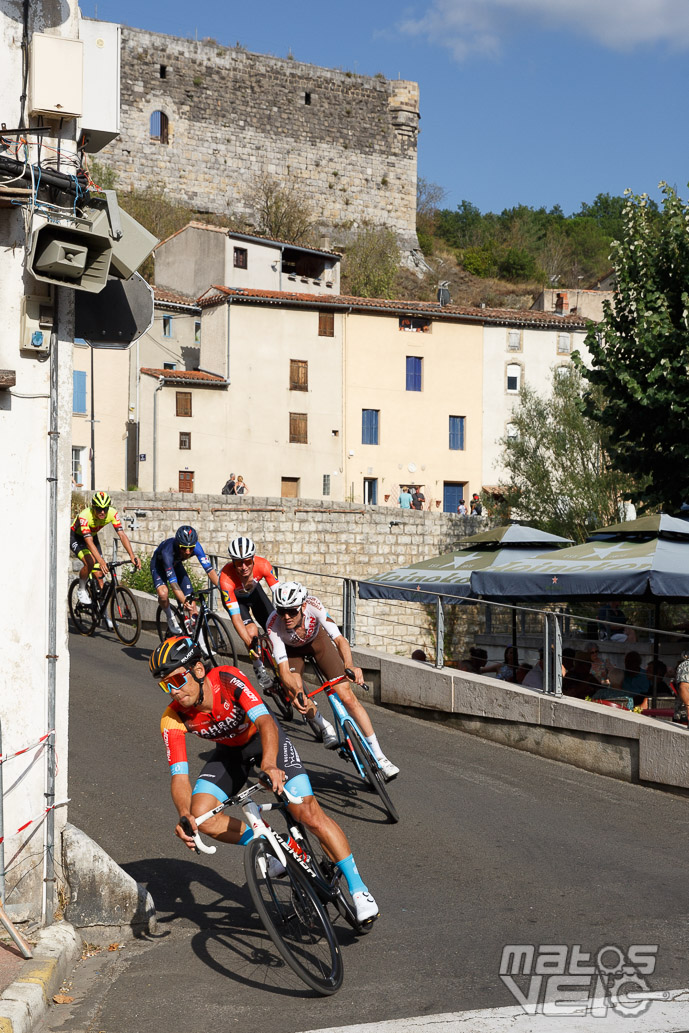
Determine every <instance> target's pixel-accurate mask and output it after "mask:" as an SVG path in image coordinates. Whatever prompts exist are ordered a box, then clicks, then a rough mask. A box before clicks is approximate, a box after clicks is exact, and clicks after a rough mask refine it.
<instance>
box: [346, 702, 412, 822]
mask: <svg viewBox="0 0 689 1033" xmlns="http://www.w3.org/2000/svg"><path fill="white" fill-rule="evenodd" d="M347 739H348V741H349V742H350V743H351V746H352V750H353V751H354V753H355V754H356V757H357V760H358V761H359V764H360V765H361V768H362V770H363V772H364V777H365V779H366V781H367V782H368V784H369V785H370V787H371V789H373V790H374V791H375V792H376V793H378V796H379V797H380V801H381V803H382V804H383V807H384V808H385V810H386V811H387V812H388V816H389V818H390V821H393V822H398V821H399V820H400V816H399V814H398V813H397V810H396V808H395V805H394V804H393V802H392V800H391V799H390V796H389V794H388V790H387V787H386V785H385V779H384V777H383V772H382V771H381V770H380V768H379V767H378V765H377V764H376V762H375V760H374V758H373V757H372V756H371V754H370V753H369V751H368V750H367V749H366V746H365V745H364V743H363V742H362V740H361V737H360V732H359V731H358V729H355V728H354V727H353V726H352V724H351V723H349V722H348V723H347Z"/></svg>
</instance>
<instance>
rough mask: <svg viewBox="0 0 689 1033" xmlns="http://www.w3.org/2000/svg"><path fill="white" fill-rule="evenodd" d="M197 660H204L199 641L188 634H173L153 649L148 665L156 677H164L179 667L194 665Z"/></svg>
mask: <svg viewBox="0 0 689 1033" xmlns="http://www.w3.org/2000/svg"><path fill="white" fill-rule="evenodd" d="M197 660H201V661H202V662H203V653H202V652H201V647H200V646H199V645H198V643H197V642H194V640H193V639H191V638H189V636H188V635H173V636H172V637H171V638H166V639H165V641H164V642H161V643H160V645H159V646H158V647H157V649H154V650H153V652H152V653H151V655H150V657H149V660H148V666H149V669H150V671H151V674H152V675H153V677H154V678H164V677H165V675H166V674H170V672H171V671H176V670H177V668H178V667H187V668H188V667H193V666H194V664H195V663H196V662H197Z"/></svg>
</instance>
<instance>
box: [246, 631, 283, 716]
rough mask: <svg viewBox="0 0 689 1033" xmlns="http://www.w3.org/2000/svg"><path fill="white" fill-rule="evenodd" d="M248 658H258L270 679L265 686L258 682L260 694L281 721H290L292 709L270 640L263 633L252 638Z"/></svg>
mask: <svg viewBox="0 0 689 1033" xmlns="http://www.w3.org/2000/svg"><path fill="white" fill-rule="evenodd" d="M249 656H250V657H251V659H252V660H253V659H255V658H258V659H259V660H260V661H261V663H262V664H263V667H264V669H265V671H266V674H267V679H270V681H268V680H267V679H266V682H265V684H264V683H263V682H261V681H259V684H260V686H261V693H262V694H263V695H265V696H267V697H268V699H270V700H271V702H272V703H273V705H274V709H275V710H276V711H277V714H278V717H281V718H282V719H283V721H291V720H292V718H293V717H294V707H293V706H292V701H291V699H290V698H289V696H288V694H287V692H286V691H285V688H284V686H283V684H282V682H281V681H280V678H279V677H278V665H277V664H276V663H275V657H274V656H273V650H272V648H271V645H270V639H269V638H268V636H267V635H266V634H265V632H264V633H262V634H260V635H258V636H256V638H254V640H253V641H252V643H251V648H250V649H249Z"/></svg>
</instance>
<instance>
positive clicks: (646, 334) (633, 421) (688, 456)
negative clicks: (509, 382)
mask: <svg viewBox="0 0 689 1033" xmlns="http://www.w3.org/2000/svg"><path fill="white" fill-rule="evenodd" d="M660 186H661V189H662V191H663V194H664V197H663V203H662V210H661V211H657V210H655V208H654V206H653V205H651V204H649V200H648V197H647V196H646V195H645V194H641V195H634V194H631V193H629V194H628V197H627V202H626V204H625V208H624V225H623V232H622V234H621V237H620V239H619V240H618V241H615V243H614V244H613V247H612V262H613V267H614V270H615V277H616V281H617V290H616V293H615V297H614V301H613V303H612V304H607V305H606V306H605V315H604V318H603V321H602V323H600V324H598V325H597V326H593V325H592V326H591V328H590V329H589V332H588V334H587V336H586V345H587V347H588V349H589V351H590V352H591V355H592V358H593V366H592V368H591V369H590V370H586V369H585V368H584V367H583V365H582V373H583V376H584V377H585V378H586V380H587V381H588V384H589V389H588V391H587V393H586V412H587V414H588V416H589V418H591V419H592V420H594V421H595V423H596V425H597V426H598V427H599V428H600V431H601V434H604V435H605V437H606V441H607V451H608V455H609V457H610V461H611V462H612V463H613V464H614V466H615V468H616V469H618V470H620V471H622V472H624V473H625V474H627V475H629V476H630V477H632V478H634V480H635V482H636V490H635V493H634V499H635V501H637V502H639V503H640V504H641V506H642V508H653V507H657V506H664V507H667V508H669V509H673V508H679V506H680V505H681V504H682V502H684V501H685V500H687V497H688V495H689V491H688V486H687V481H688V480H689V433H688V431H689V401H688V396H687V386H686V385H687V371H688V369H689V231H688V227H689V205H688V204H687V203H685V202H684V201H682V200H681V199H680V198H679V197H678V196H677V194H676V192H675V190H674V189H673V188H672V187H670V186H668V185H667V184H666V183H661V184H660ZM601 400H603V401H604V404H601Z"/></svg>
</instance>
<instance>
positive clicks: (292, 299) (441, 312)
mask: <svg viewBox="0 0 689 1033" xmlns="http://www.w3.org/2000/svg"><path fill="white" fill-rule="evenodd" d="M227 298H232V299H234V300H237V301H246V302H247V303H252V302H254V303H259V302H266V303H268V304H271V303H272V304H275V305H278V304H279V303H280V302H282V303H283V304H287V305H299V304H301V305H304V306H307V307H312V306H318V307H319V308H322V309H335V310H337V309H353V310H354V311H357V312H381V311H385V312H391V313H395V314H397V315H402V316H403V315H416V316H428V317H429V318H432V319H447V320H457V319H467V320H471V322H475V323H500V324H505V325H507V324H512V325H514V324H517V323H518V324H521V325H523V326H540V327H548V328H551V329H555V328H557V327H568V328H569V329H582V330H583V329H585V328H586V326H587V323H588V320H586V319H584V318H582V317H581V316H576V315H567V316H559V315H556V313H554V312H540V311H536V310H533V309H509V308H476V307H472V306H460V305H440V304H439V303H438V302H437V301H400V300H395V301H390V300H389V299H388V298H354V297H350V296H348V295H345V294H337V295H329V296H328V297H327V298H324V297H322V295H320V294H300V293H297V292H296V291H267V290H257V289H255V288H240V287H222V286H220V285H218V284H213V285H212V286H211V287H209V289H208V290H207V291H206V292H205V293H204V294H202V295H201V297H200V298H198V299H197V304H198V305H199V306H200V307H201V308H206V307H211V306H213V305H219V304H222V303H223V301H225V300H226V299H227Z"/></svg>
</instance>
